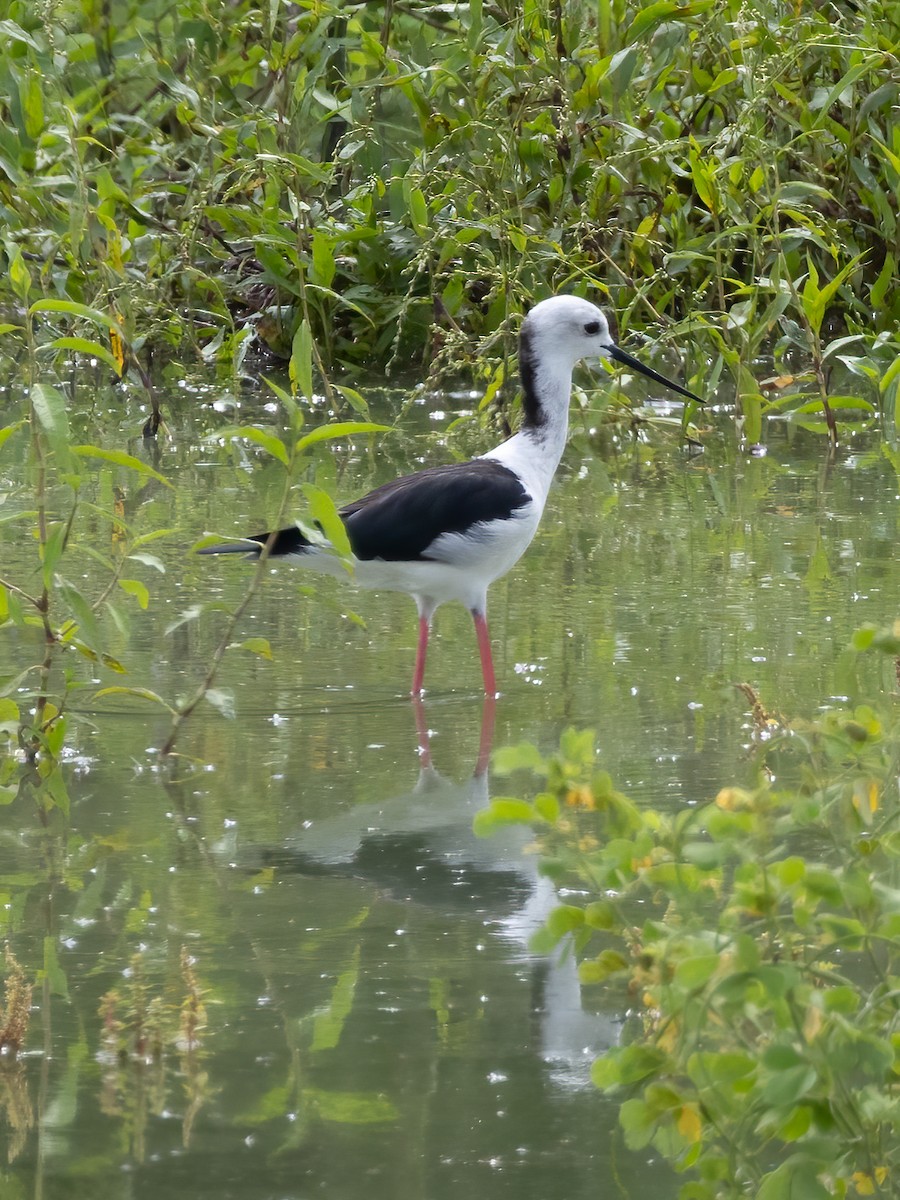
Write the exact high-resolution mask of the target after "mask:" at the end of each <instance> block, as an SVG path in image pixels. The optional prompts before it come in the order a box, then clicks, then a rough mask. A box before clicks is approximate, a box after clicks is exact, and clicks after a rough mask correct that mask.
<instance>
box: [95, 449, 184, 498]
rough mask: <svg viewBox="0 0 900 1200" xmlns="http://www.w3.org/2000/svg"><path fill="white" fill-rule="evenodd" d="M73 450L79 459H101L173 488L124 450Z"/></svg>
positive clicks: (140, 460) (145, 464)
mask: <svg viewBox="0 0 900 1200" xmlns="http://www.w3.org/2000/svg"><path fill="white" fill-rule="evenodd" d="M72 450H73V452H74V453H75V454H77V455H78V457H79V458H100V459H102V460H103V461H104V462H110V463H115V464H116V466H118V467H127V468H128V470H129V471H137V472H138V474H139V475H148V476H149V477H150V478H151V479H155V480H156V481H157V482H158V483H164V484H165V485H166V487H167V488H171V487H172V484H171V483H169V481H168V479H166V477H165V475H160V473H159V471H157V470H155V469H154V468H153V467H151V466H150V464H149V463H145V462H143V460H142V459H140V458H135V456H134V455H133V454H126V453H125V451H124V450H104V449H103V447H101V446H73V447H72ZM173 490H174V489H173Z"/></svg>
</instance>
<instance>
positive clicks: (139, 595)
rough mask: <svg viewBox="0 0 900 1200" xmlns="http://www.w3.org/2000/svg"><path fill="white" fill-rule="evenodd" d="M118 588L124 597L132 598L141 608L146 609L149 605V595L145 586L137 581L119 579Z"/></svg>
mask: <svg viewBox="0 0 900 1200" xmlns="http://www.w3.org/2000/svg"><path fill="white" fill-rule="evenodd" d="M119 587H120V588H121V589H122V591H123V592H125V593H126V595H128V596H134V597H135V599H136V600H137V602H138V604H139V605H140V606H141V608H143V609H146V608H147V606H148V605H149V603H150V593H149V591H148V590H147V587H146V585H145V584H143V583H141V581H140V580H139V579H120V580H119Z"/></svg>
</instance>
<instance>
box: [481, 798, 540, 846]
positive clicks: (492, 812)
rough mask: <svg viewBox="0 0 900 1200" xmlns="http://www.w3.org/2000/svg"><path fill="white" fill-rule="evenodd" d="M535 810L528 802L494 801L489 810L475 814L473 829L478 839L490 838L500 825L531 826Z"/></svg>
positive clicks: (485, 809)
mask: <svg viewBox="0 0 900 1200" xmlns="http://www.w3.org/2000/svg"><path fill="white" fill-rule="evenodd" d="M533 820H534V808H533V807H532V805H530V804H529V803H528V802H527V801H526V800H509V799H498V800H492V801H491V803H490V805H489V806H488V807H487V808H483V809H481V811H480V812H477V813H476V814H475V819H474V820H473V822H472V828H473V829H474V831H475V834H476V836H477V837H490V835H491V834H492V833H493V832H494V831H495V829H497V828H498V826H500V825H521V824H522V823H525V824H527V825H530V824H531V823H532V822H533Z"/></svg>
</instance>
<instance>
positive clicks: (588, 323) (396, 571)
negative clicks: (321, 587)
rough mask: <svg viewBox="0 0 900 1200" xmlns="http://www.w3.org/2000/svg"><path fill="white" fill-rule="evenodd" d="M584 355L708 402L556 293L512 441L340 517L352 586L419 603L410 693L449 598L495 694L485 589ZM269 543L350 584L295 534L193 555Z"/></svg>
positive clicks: (545, 457) (600, 318)
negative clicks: (469, 626)
mask: <svg viewBox="0 0 900 1200" xmlns="http://www.w3.org/2000/svg"><path fill="white" fill-rule="evenodd" d="M583 358H610V359H612V360H613V361H614V362H618V363H623V364H625V365H626V366H629V367H631V368H632V369H633V370H635V371H639V372H640V373H641V374H643V375H647V376H649V378H650V379H653V380H655V381H656V382H657V383H662V384H664V385H665V386H666V387H668V388H671V389H672V390H673V391H676V392H680V394H681V395H682V396H687V397H688V398H689V399H691V400H696V401H697V402H698V403H703V401H702V400H701V399H700V397H699V396H695V395H694V393H693V392H689V391H687V389H686V388H683V387H681V386H679V384H677V383H673V382H672V381H671V380H669V379H666V378H665V376H664V375H660V374H658V373H657V372H656V371H654V370H652V369H651V368H650V367H645V366H644V365H643V364H642V363H640V362H638V361H637V359H634V358H632V357H631V355H629V354H626V353H625V352H624V350H620V349H619V347H618V346H617V345H616V344H615V343H614V342H613V340H612V338H611V337H610V333H609V326H608V325H607V323H606V318H605V317H604V315H603V313H602V312H601V311H600V309H599V308H597V307H596V306H595V305H593V304H591V303H590V302H589V301H587V300H582V299H580V298H579V297H577V296H553V297H551V298H550V299H549V300H542V301H541V302H540V304H536V305H535V306H534V308H533V309H532V310H531V311H530V312H529V313H528V315H527V317H526V318H525V320H524V321H523V323H522V329H521V333H520V335H519V375H520V377H521V382H522V409H523V420H522V426H521V428H520V429H519V431H518V433H516V434H514V435H513V436H512V437H511V438H508V439H507V440H506V441H505V442H503V443H502V444H501V445H499V446H497V447H496V449H494V450H490V451H488V453H487V454H483V455H481V456H480V457H479V458H474V459H472V460H471V461H470V462H464V463H451V464H449V465H447V466H441V467H428V468H426V469H425V470H424V471H417V472H416V473H415V474H413V475H404V476H402V477H401V478H400V479H395V480H393V481H392V482H391V483H384V484H382V485H381V487H377V488H375V490H374V491H372V492H369V493H368V495H366V496H363V497H362V499H361V500H356V501H354V502H353V503H352V504H348V505H346V506H345V507H344V508H342V509H341V510H340V515H341V518H342V520H343V522H344V525H345V527H346V529H347V535H348V537H349V540H350V546H351V549H352V551H353V559H354V568H355V570H354V582H355V583H356V584H357V586H359V587H363V588H372V589H376V590H377V589H383V590H387V591H395V592H407V593H408V594H409V595H411V596H412V598H413V599H414V600H415V602H416V607H417V608H418V610H419V639H418V646H417V649H416V665H415V670H414V672H413V685H412V692H413V695H418V694H419V693H420V692H421V691H422V682H423V679H424V676H425V653H426V650H427V648H428V634H429V631H430V628H431V620H432V617H433V616H434V612H435V610H436V609H437V608H438V606H439V605H441V604H444V603H445V602H446V601H448V600H459V601H460V602H461V603H463V604H464V605H465V606H466V607H467V608H468V609H469V611H470V612H471V614H472V617H473V619H474V622H475V632H476V635H477V638H478V650H479V654H480V657H481V671H482V676H483V678H484V690H485V692H486V694H487V695H489V696H493V695H496V691H497V684H496V677H495V675H494V663H493V658H492V655H491V643H490V637H489V635H488V626H487V618H486V611H487V590H488V587H489V586H490V585H491V584H492V583H493V582H494V580H495V579H498V578H499V577H500V576H501V575H505V574H506V572H507V571H508V570H509V569H510V568H511V567H512V566H513V564H514V563H516V562H517V561H518V560H519V558H520V557H521V556H522V554H523V553H524V552H525V550H526V549H527V547H528V544H529V543H530V542H531V539H532V538H533V537H534V535H535V531H536V530H537V527H538V523H539V521H540V519H541V514H542V513H543V511H544V504H545V503H546V500H547V493H548V491H549V489H550V483H551V481H552V479H553V476H554V474H555V472H556V468H557V467H558V465H559V460H560V458H561V457H562V453H563V450H564V448H565V444H566V435H567V432H568V422H569V396H570V392H571V387H572V370H573V368H574V366H575V364H576V363H577V362H580V361H581V359H583ZM264 546H268V548H269V554H270V555H271V556H272V557H273V558H282V557H284V558H293V559H296V560H298V561H302V563H303V564H304V566H306V567H308V568H310V569H311V570H314V571H318V572H320V573H325V574H330V575H338V576H346V572H345V570H344V567H343V565H342V563H341V560H340V559H338V558H337V557H336V556H335V555H333V554H329V553H328V551H327V550H323V549H322V548H321V547H318V546H316V545H313V544H311V543H310V542H309V540H308V539H307V538H306V537H304V535H303V534H302V533H301V532H300V530H299V529H297V528H296V527H291V528H289V529H281V530H277V531H275V532H272V533H258V534H254V535H253V536H252V537H248V538H243V539H241V540H239V541H234V542H228V543H226V544H224V545H217V546H207V547H205V548H204V549H203V550H201V551H200V553H201V554H251V555H254V556H256V557H258V556H259V555H260V554H261V553H262V549H263V547H264Z"/></svg>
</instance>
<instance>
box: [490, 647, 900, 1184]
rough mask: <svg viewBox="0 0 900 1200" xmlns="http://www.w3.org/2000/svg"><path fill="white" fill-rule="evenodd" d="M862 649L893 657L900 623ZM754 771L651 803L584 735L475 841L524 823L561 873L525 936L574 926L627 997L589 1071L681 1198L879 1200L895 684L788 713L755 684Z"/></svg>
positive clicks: (505, 756) (891, 1074)
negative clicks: (553, 898) (623, 1014)
mask: <svg viewBox="0 0 900 1200" xmlns="http://www.w3.org/2000/svg"><path fill="white" fill-rule="evenodd" d="M854 647H855V649H854V653H856V654H862V653H867V652H868V653H878V652H881V653H883V654H886V655H889V656H890V657H891V658H892V659H893V660H894V662H895V663H900V626H895V627H894V628H893V629H888V630H883V631H880V632H877V631H876V630H874V629H872V628H869V629H865V630H861V631H860V632H859V634H858V635H857V636H856V638H855V639H854ZM744 690H745V692H746V693H747V695H748V698H749V699H750V701H751V703H752V714H753V720H754V722H755V726H756V751H755V755H754V767H755V771H754V774H755V779H754V780H753V781H752V782H751V783H750V785H749V786H746V787H736V786H729V787H725V788H722V789H721V790H720V791H719V793H718V795H717V796H716V797H715V799H714V800H713V801H712V802H711V803H708V804H698V805H696V806H691V807H688V808H685V809H683V810H681V811H677V812H663V811H660V810H657V809H656V808H652V809H646V810H642V809H640V808H638V807H637V806H636V805H634V804H633V803H632V802H631V801H630V800H628V799H627V798H626V797H625V796H623V795H622V794H621V793H619V792H618V791H616V789H615V788H614V786H613V783H612V781H611V779H610V777H609V775H608V774H606V773H605V772H598V771H597V770H596V768H595V766H594V750H593V738H592V735H591V733H590V732H589V731H588V732H585V733H580V734H579V733H576V732H575V731H574V730H569V731H568V732H567V733H566V734H565V735H564V736H563V739H562V742H561V746H560V754H559V756H557V757H555V758H553V759H551V760H549V761H544V760H542V759H541V758H540V756H539V755H537V753H536V752H535V750H534V749H533V748H531V747H528V746H525V747H520V748H512V749H510V750H507V751H505V752H502V753H501V754H500V755H499V756H498V762H497V766H498V767H499V768H500V770H501V771H502V770H505V771H511V770H515V769H517V768H521V767H526V768H527V769H529V770H530V771H538V772H539V773H541V774H543V775H544V776H545V777H546V781H547V782H546V790H545V791H543V792H541V793H540V794H539V795H538V796H537V797H536V798H535V799H534V801H532V802H526V801H522V800H510V799H496V800H494V801H493V802H492V804H491V805H490V807H489V808H488V809H486V810H485V811H484V812H482V813H481V814H479V817H478V819H477V821H476V827H477V828H479V829H480V830H481V832H483V833H490V832H492V831H493V830H494V829H495V828H496V827H497V826H498V825H502V824H505V823H507V822H510V821H513V822H516V821H526V822H528V823H533V824H534V826H535V829H536V831H537V836H538V846H539V849H540V853H541V856H542V865H543V869H544V870H545V871H547V872H548V873H549V874H551V875H552V876H553V878H554V879H556V880H557V881H559V882H560V883H564V884H565V885H566V886H567V893H566V894H567V902H566V903H565V904H563V905H560V906H559V907H558V908H557V909H556V910H555V911H554V912H553V913H552V914H551V916H550V917H549V919H548V921H547V924H546V927H545V929H544V930H543V932H542V933H541V934H540V935H538V937H537V939H536V945H537V946H538V947H539V948H541V949H545V950H551V949H553V948H554V947H557V946H558V945H559V943H560V942H561V941H565V940H569V939H571V940H572V941H573V942H574V946H575V949H576V950H577V952H578V953H579V955H580V957H581V977H582V980H583V982H584V983H585V984H587V985H597V986H602V987H605V988H613V989H616V990H617V991H620V992H621V993H622V996H623V1000H624V999H625V997H626V996H627V1002H628V1005H629V1007H630V1010H631V1014H632V1015H631V1016H630V1018H629V1020H628V1023H627V1025H626V1036H625V1037H624V1038H623V1039H622V1042H621V1044H620V1045H618V1046H616V1047H614V1048H613V1049H611V1050H610V1051H609V1052H608V1053H606V1054H605V1055H604V1056H603V1057H602V1058H600V1059H598V1060H597V1062H596V1063H595V1065H594V1079H595V1082H596V1083H597V1085H598V1086H599V1087H601V1088H604V1089H605V1090H606V1091H608V1092H609V1093H610V1094H612V1095H615V1096H616V1097H617V1098H618V1100H619V1101H620V1105H621V1107H620V1110H619V1111H620V1120H621V1124H622V1127H623V1130H624V1133H625V1138H626V1141H627V1143H628V1145H629V1146H631V1147H632V1148H641V1147H645V1146H648V1145H651V1144H652V1145H653V1146H654V1147H656V1149H657V1150H658V1151H660V1152H661V1153H662V1154H664V1155H665V1156H667V1157H668V1158H669V1159H670V1160H671V1161H672V1162H673V1164H675V1165H676V1167H677V1168H678V1170H679V1171H682V1172H687V1173H689V1175H690V1182H688V1183H686V1184H685V1185H684V1186H683V1187H682V1189H681V1193H680V1194H681V1196H682V1198H683V1200H724V1198H725V1197H728V1198H732V1197H733V1198H734V1200H737V1197H741V1196H746V1195H753V1196H755V1197H760V1198H761V1200H782V1198H784V1200H787V1198H788V1197H796V1196H798V1195H801V1196H804V1197H809V1198H810V1200H826V1198H827V1197H829V1196H888V1195H894V1194H895V1191H896V1182H895V1181H896V1178H897V1173H898V1171H900V1162H898V1144H900V1141H898V1132H900V1109H898V1095H897V1082H896V1080H897V1069H898V1042H897V1033H896V1026H897V1014H898V1000H897V997H898V990H897V985H898V973H900V940H898V932H900V891H898V889H897V875H898V853H900V839H898V812H900V798H898V793H897V778H898V766H900V728H898V725H897V718H896V712H895V711H894V707H893V705H892V703H891V699H890V698H888V699H887V700H886V702H885V703H884V704H883V705H879V706H878V707H877V708H876V707H872V706H866V705H857V706H855V707H848V708H846V709H843V710H840V709H834V710H831V711H828V712H826V713H825V714H824V715H823V716H820V717H818V718H816V719H814V720H799V719H798V720H792V721H789V722H788V721H785V720H784V719H783V718H779V717H775V716H773V715H771V714H769V713H767V712H766V711H765V709H764V708H763V706H762V705H761V704H760V702H759V700H758V698H757V697H756V696H755V695H754V694H753V693H752V691H751V690H750V689H749V688H745V689H744Z"/></svg>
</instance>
